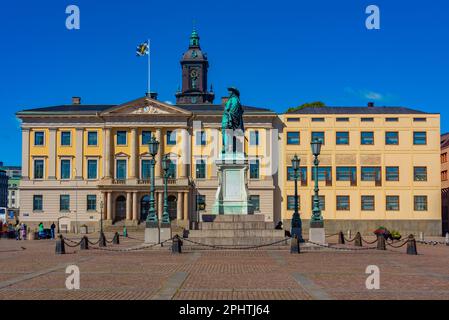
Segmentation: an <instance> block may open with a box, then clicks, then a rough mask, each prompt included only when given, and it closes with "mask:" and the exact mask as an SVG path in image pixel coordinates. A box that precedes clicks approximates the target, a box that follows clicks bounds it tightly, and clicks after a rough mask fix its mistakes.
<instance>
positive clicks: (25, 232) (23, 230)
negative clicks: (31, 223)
mask: <svg viewBox="0 0 449 320" xmlns="http://www.w3.org/2000/svg"><path fill="white" fill-rule="evenodd" d="M21 231H22V240H26V239H27V229H26V225H25V223H22V230H21Z"/></svg>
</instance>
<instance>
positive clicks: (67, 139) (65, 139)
mask: <svg viewBox="0 0 449 320" xmlns="http://www.w3.org/2000/svg"><path fill="white" fill-rule="evenodd" d="M71 140H72V133H71V132H70V131H62V132H61V146H70V145H71V144H72V141H71Z"/></svg>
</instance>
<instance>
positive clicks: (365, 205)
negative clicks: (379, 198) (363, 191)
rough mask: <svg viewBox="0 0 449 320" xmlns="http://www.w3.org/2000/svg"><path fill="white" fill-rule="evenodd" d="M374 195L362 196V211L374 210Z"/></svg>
mask: <svg viewBox="0 0 449 320" xmlns="http://www.w3.org/2000/svg"><path fill="white" fill-rule="evenodd" d="M374 209H375V205H374V196H362V211H374Z"/></svg>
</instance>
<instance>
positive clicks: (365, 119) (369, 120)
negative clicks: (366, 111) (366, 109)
mask: <svg viewBox="0 0 449 320" xmlns="http://www.w3.org/2000/svg"><path fill="white" fill-rule="evenodd" d="M373 121H374V118H362V122H373Z"/></svg>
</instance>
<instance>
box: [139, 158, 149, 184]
mask: <svg viewBox="0 0 449 320" xmlns="http://www.w3.org/2000/svg"><path fill="white" fill-rule="evenodd" d="M141 164H142V169H141V170H142V172H141V177H142V180H150V178H151V160H142V163H141Z"/></svg>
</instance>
